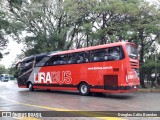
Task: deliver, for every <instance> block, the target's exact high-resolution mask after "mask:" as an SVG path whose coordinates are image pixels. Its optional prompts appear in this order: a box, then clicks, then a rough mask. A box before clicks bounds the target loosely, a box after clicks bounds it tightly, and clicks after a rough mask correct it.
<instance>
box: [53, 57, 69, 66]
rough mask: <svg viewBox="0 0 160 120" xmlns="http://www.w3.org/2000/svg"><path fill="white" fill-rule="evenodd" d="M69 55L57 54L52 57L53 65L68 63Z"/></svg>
mask: <svg viewBox="0 0 160 120" xmlns="http://www.w3.org/2000/svg"><path fill="white" fill-rule="evenodd" d="M67 57H68V56H67V55H57V56H53V57H52V58H51V60H52V61H51V62H52V63H53V65H62V64H67Z"/></svg>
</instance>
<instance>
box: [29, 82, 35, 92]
mask: <svg viewBox="0 0 160 120" xmlns="http://www.w3.org/2000/svg"><path fill="white" fill-rule="evenodd" d="M28 88H29V91H34V88H33V84H32V83H31V82H30V83H29V85H28Z"/></svg>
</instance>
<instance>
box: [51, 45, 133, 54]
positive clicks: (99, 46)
mask: <svg viewBox="0 0 160 120" xmlns="http://www.w3.org/2000/svg"><path fill="white" fill-rule="evenodd" d="M128 43H129V44H132V45H134V46H135V44H134V43H130V42H114V43H109V44H104V45H96V46H91V47H85V48H80V49H74V50H67V51H62V52H58V53H57V54H56V55H60V54H68V53H74V52H83V51H88V50H94V49H101V48H106V47H114V46H119V45H125V44H128ZM52 55H53V54H50V55H49V56H52ZM54 55H55V54H54Z"/></svg>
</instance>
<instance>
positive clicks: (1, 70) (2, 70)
mask: <svg viewBox="0 0 160 120" xmlns="http://www.w3.org/2000/svg"><path fill="white" fill-rule="evenodd" d="M5 73H6V69H5V66H3V65H0V74H5Z"/></svg>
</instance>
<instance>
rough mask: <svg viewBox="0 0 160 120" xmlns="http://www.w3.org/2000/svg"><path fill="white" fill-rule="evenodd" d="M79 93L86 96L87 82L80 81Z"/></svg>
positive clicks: (87, 91) (88, 91)
mask: <svg viewBox="0 0 160 120" xmlns="http://www.w3.org/2000/svg"><path fill="white" fill-rule="evenodd" d="M79 93H80V94H81V95H84V96H87V95H89V94H90V89H89V86H88V84H87V83H81V84H80V86H79Z"/></svg>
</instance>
